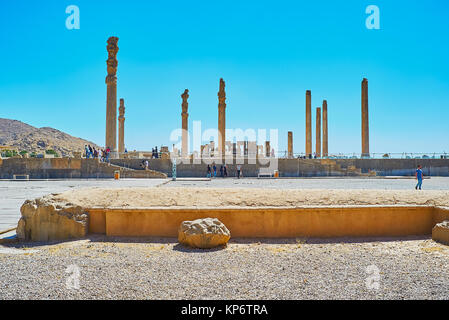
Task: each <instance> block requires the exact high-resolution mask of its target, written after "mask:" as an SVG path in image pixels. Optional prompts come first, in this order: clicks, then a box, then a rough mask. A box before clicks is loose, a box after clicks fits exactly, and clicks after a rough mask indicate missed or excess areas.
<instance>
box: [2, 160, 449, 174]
mask: <svg viewBox="0 0 449 320" xmlns="http://www.w3.org/2000/svg"><path fill="white" fill-rule="evenodd" d="M142 160H143V159H112V160H111V165H109V164H107V163H102V162H98V160H96V159H74V158H55V159H33V158H30V159H3V160H0V179H12V178H13V175H14V174H26V175H29V178H30V179H86V178H113V177H114V171H116V170H120V175H121V177H122V178H165V177H166V176H165V175H167V176H169V177H171V176H172V163H171V160H170V159H148V162H149V167H150V169H151V170H147V171H145V170H143V169H142V167H141V164H142ZM249 161H251V160H248V159H245V161H244V163H243V164H241V167H242V172H243V176H244V177H257V175H258V173H259V170H260V169H261V168H264V167H265V166H263V165H261V164H260V163H258V162H257V161H254V159H253V160H252V163H254V162H255V164H251V163H249ZM418 164H421V165H422V166H423V172H424V175H426V176H442V177H448V176H449V159H335V160H333V159H278V160H277V169H278V170H279V176H280V177H347V176H353V177H356V176H374V175H377V176H413V175H414V174H415V170H416V167H417V165H418ZM227 166H228V176H229V177H235V176H236V172H237V170H236V169H237V165H236V164H228V165H227ZM219 168H220V166H219V165H217V171H218V172H217V175H219V174H220V173H219ZM206 170H207V164H204V163H202V164H183V163H181V164H178V165H177V177H180V178H181V177H205V176H206Z"/></svg>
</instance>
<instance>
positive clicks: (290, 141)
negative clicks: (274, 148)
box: [288, 131, 293, 158]
mask: <svg viewBox="0 0 449 320" xmlns="http://www.w3.org/2000/svg"><path fill="white" fill-rule="evenodd" d="M288 157H289V158H293V132H291V131H289V132H288Z"/></svg>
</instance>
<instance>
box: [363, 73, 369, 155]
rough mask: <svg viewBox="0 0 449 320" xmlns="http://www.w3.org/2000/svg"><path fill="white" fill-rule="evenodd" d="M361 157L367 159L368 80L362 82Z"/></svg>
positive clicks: (364, 79)
mask: <svg viewBox="0 0 449 320" xmlns="http://www.w3.org/2000/svg"><path fill="white" fill-rule="evenodd" d="M362 157H369V121H368V80H367V79H366V78H363V81H362Z"/></svg>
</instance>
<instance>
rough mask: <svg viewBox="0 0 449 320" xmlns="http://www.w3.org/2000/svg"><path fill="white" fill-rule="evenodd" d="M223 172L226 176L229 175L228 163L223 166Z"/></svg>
mask: <svg viewBox="0 0 449 320" xmlns="http://www.w3.org/2000/svg"><path fill="white" fill-rule="evenodd" d="M223 173H224V176H225V177H227V176H228V166H227V165H226V164H225V165H224V167H223Z"/></svg>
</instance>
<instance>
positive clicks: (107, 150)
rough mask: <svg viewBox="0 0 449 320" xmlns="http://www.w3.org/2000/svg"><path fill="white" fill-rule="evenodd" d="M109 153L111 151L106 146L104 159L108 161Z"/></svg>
mask: <svg viewBox="0 0 449 320" xmlns="http://www.w3.org/2000/svg"><path fill="white" fill-rule="evenodd" d="M109 153H111V149H109V147H108V148H106V159H105V161H106V162H109Z"/></svg>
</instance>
